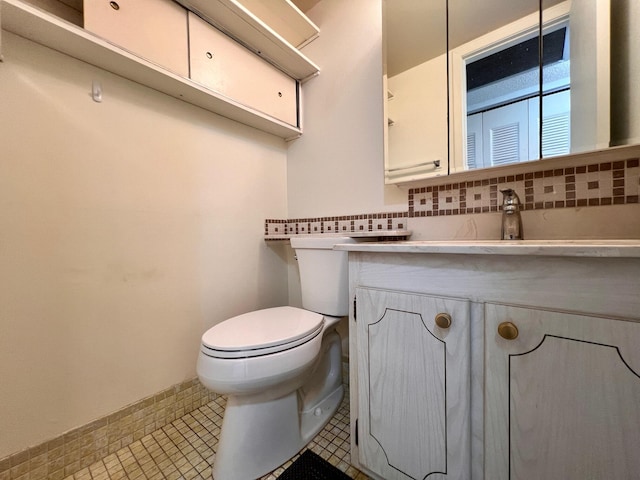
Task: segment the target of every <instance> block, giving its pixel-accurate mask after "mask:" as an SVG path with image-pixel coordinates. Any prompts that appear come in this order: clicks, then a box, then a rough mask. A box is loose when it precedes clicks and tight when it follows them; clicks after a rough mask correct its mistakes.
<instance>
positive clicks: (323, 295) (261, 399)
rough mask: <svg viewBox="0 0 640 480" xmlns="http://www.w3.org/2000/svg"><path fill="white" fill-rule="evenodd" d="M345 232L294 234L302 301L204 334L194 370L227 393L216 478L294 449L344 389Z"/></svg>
mask: <svg viewBox="0 0 640 480" xmlns="http://www.w3.org/2000/svg"><path fill="white" fill-rule="evenodd" d="M355 241H356V240H355V239H351V238H347V237H310V236H309V237H306V238H305V237H301V238H292V239H291V245H292V247H293V248H294V249H295V250H296V255H297V258H298V263H299V267H300V277H301V279H300V280H301V287H302V304H303V307H304V309H301V308H296V307H289V306H284V307H275V308H268V309H264V310H257V311H254V312H249V313H245V314H243V315H239V316H237V317H233V318H230V319H228V320H225V321H223V322H221V323H219V324H217V325H215V326H214V327H212V328H210V329H209V330H208V331H207V332H205V333H204V335H203V336H202V344H201V348H200V353H199V356H198V364H197V372H198V377H199V378H200V381H201V382H202V384H203V385H204V386H205V387H207V388H208V389H210V390H212V391H214V392H216V393H220V394H224V395H227V406H226V408H225V412H224V418H223V422H222V428H221V433H220V438H219V441H218V449H217V451H216V457H215V460H214V463H213V478H214V479H215V480H247V479H254V478H258V477H260V476H262V475H264V474H266V473H268V472H270V471H272V470H274V469H275V468H277V467H278V466H279V465H282V464H283V463H284V462H286V461H287V460H288V459H290V458H291V457H293V456H294V455H295V454H296V453H297V452H298V451H300V450H301V449H302V448H303V447H304V446H305V445H306V444H307V443H308V442H309V441H311V440H312V439H313V437H314V436H315V435H316V434H317V433H318V432H319V431H320V430H321V429H322V428H323V427H324V425H326V423H327V422H328V421H329V419H330V418H331V417H332V416H333V414H334V413H335V412H336V410H337V409H338V407H339V406H340V403H341V401H342V398H343V395H344V387H343V385H342V347H341V339H340V336H339V335H338V333H337V332H336V331H335V327H336V325H337V323H338V322H339V320H340V318H341V317H343V316H345V315H347V314H348V281H347V271H348V262H347V253H346V252H342V251H335V250H332V248H333V245H334V244H336V243H353V242H355Z"/></svg>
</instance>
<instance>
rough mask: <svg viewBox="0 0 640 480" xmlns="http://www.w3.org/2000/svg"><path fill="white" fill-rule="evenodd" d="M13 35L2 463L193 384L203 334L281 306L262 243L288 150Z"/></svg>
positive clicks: (6, 166)
mask: <svg viewBox="0 0 640 480" xmlns="http://www.w3.org/2000/svg"><path fill="white" fill-rule="evenodd" d="M2 33H3V54H4V59H5V61H4V63H0V152H1V153H0V172H1V173H0V224H1V225H2V228H1V229H0V379H2V380H1V387H0V405H1V406H2V408H0V458H2V457H4V456H5V455H7V454H11V453H13V452H15V451H18V450H20V449H22V448H25V447H27V446H30V445H34V444H37V443H40V442H42V441H45V440H48V439H50V438H52V437H54V436H56V435H59V434H60V433H62V432H64V431H66V430H68V429H71V428H73V427H77V426H79V425H83V424H85V423H88V422H90V421H92V420H94V419H96V418H98V417H100V416H102V415H105V414H108V413H110V412H113V411H115V410H117V409H119V408H121V407H123V406H125V405H127V404H128V403H131V402H134V401H136V400H139V399H141V398H143V397H145V396H148V395H151V394H154V393H156V392H158V391H160V390H162V389H164V388H167V387H169V386H171V385H174V384H176V383H179V382H181V381H183V380H186V379H189V378H192V377H194V376H195V364H196V357H197V352H198V346H199V337H200V335H201V334H202V332H203V331H204V330H205V329H207V328H208V327H210V326H211V325H213V324H215V323H217V322H219V321H221V320H223V319H224V318H227V317H229V316H231V315H235V314H239V313H242V312H245V311H249V310H252V309H256V308H261V307H268V306H274V305H281V304H286V303H287V273H286V272H287V270H286V263H285V262H283V261H282V258H281V256H285V255H286V253H285V251H284V250H283V249H281V248H278V247H276V248H274V247H268V246H266V245H265V242H264V241H263V238H262V237H263V235H264V219H265V218H285V217H286V216H287V206H286V144H285V143H284V141H282V140H281V139H278V138H276V137H273V136H271V135H267V134H263V133H261V132H258V131H257V130H254V129H251V128H248V127H245V126H242V125H239V124H237V123H234V122H231V121H229V120H226V119H223V118H221V117H219V116H216V115H213V114H211V113H208V112H206V111H204V110H202V109H199V108H197V107H194V106H191V105H188V104H186V103H183V102H180V101H178V100H175V99H172V98H170V97H167V96H165V95H163V94H160V93H158V92H155V91H153V90H150V89H148V88H145V87H143V86H140V85H138V84H134V83H132V82H129V81H127V80H124V79H122V78H120V77H117V76H115V75H112V74H109V73H107V72H105V71H103V70H100V69H97V68H94V67H91V66H89V65H87V64H84V63H81V62H79V61H76V60H74V59H71V58H70V57H67V56H64V55H61V54H59V53H56V52H54V51H52V50H49V49H46V48H43V47H41V46H38V45H35V44H33V43H31V42H29V41H26V40H24V39H21V38H19V37H16V36H14V35H11V34H8V33H6V32H2ZM93 80H98V81H100V82H101V83H102V87H103V90H104V101H103V102H102V103H95V102H93V101H92V99H91V97H90V95H89V92H90V90H91V82H92V81H93Z"/></svg>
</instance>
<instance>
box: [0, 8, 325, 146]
mask: <svg viewBox="0 0 640 480" xmlns="http://www.w3.org/2000/svg"><path fill="white" fill-rule="evenodd" d="M77 3H78V4H79V5H80V4H81V2H77ZM179 3H181V4H182V5H179V4H178V3H176V2H174V1H172V0H114V1H108V0H91V1H87V0H85V1H84V7H83V8H82V7H80V6H78V10H84V11H83V12H78V14H79V20H77V21H76V20H73V19H71V20H72V22H73V23H71V22H70V21H69V20H70V17H68V16H64V19H63V18H62V17H61V16H60V15H61V12H62V11H64V10H65V9H68V5H67V2H62V1H56V0H0V5H1V8H2V10H1V16H0V18H1V22H2V29H3V30H6V31H9V32H12V33H14V34H17V35H20V36H22V37H25V38H28V39H30V40H32V41H34V42H36V43H39V44H41V45H44V46H46V47H49V48H52V49H54V50H57V51H59V52H62V53H65V54H67V55H69V56H72V57H74V58H77V59H79V60H82V61H84V62H87V63H89V64H91V65H95V66H97V67H99V68H103V69H105V70H107V71H109V72H113V73H115V74H117V75H120V76H122V77H124V78H127V79H129V80H133V81H134V82H137V83H140V84H142V85H146V86H148V87H150V88H153V89H155V90H158V91H160V92H163V93H165V94H167V95H170V96H172V97H175V98H177V99H180V100H183V101H186V102H188V103H191V104H193V105H197V106H199V107H202V108H204V109H206V110H209V111H211V112H214V113H217V114H219V115H222V116H224V117H226V118H229V119H231V120H235V121H237V122H240V123H243V124H245V125H249V126H251V127H254V128H257V129H259V130H262V131H265V132H267V133H270V134H273V135H276V136H279V137H281V138H284V139H287V140H288V139H293V138H296V137H298V136H300V135H301V134H302V127H301V124H300V121H299V118H300V116H299V114H298V111H299V108H300V106H299V99H300V98H301V95H299V91H298V90H299V88H300V87H299V84H300V83H302V81H304V80H306V79H308V78H310V77H312V76H314V75H316V74H317V73H318V71H319V69H318V67H317V66H316V65H315V64H313V62H311V61H310V60H308V59H307V58H306V57H305V56H304V55H302V54H301V53H300V51H299V50H298V48H297V47H300V46H303V45H305V44H306V43H308V42H309V41H311V40H313V39H314V38H315V37H317V36H318V28H317V27H316V26H315V25H313V23H312V22H310V21H309V20H308V19H307V18H306V17H305V15H304V14H303V13H302V12H300V10H298V9H297V8H296V7H295V6H294V5H293V4H292V3H291V2H290V1H289V0H243V2H242V3H240V2H238V1H236V0H210V1H207V2H191V1H189V2H187V1H180V2H179ZM34 4H35V6H34ZM183 6H186V7H187V8H189V9H193V10H194V11H196V13H197V14H198V16H199V17H201V18H204V19H206V21H207V22H208V23H210V24H211V25H214V26H215V27H216V28H218V29H220V30H222V31H223V32H224V34H226V35H224V34H223V33H221V32H218V31H215V29H214V27H213V26H211V25H209V24H207V23H205V22H204V21H203V20H202V19H201V18H198V16H196V15H193V14H189V12H188V11H187V9H185V8H183ZM39 7H40V8H39ZM189 16H190V17H191V18H192V20H191V23H192V25H191V28H194V29H197V27H194V25H196V24H197V25H199V26H202V25H201V24H204V25H205V26H206V27H207V28H208V29H210V31H215V32H216V33H217V37H218V39H219V40H220V41H222V40H221V39H223V40H224V41H223V42H222V43H226V46H224V47H222V46H221V45H222V44H221V43H218V44H215V52H213V51H211V50H213V49H214V44H213V43H211V44H210V39H209V38H208V37H207V36H205V37H203V36H201V35H199V34H198V35H197V38H195V37H193V36H192V37H191V39H188V33H187V32H188V28H189V27H188V26H187V25H188V17H189ZM82 17H84V22H83V21H82ZM81 23H83V25H84V27H85V28H82V27H81V25H79V24H81ZM285 27H286V28H285ZM279 28H282V29H283V30H282V32H281V33H280V32H279V31H278V29H279ZM200 30H202V29H200ZM227 36H228V37H231V38H232V39H233V40H231V39H230V38H228V37H227ZM234 40H235V41H234ZM190 42H191V46H192V48H194V49H195V48H198V52H195V50H194V52H195V53H194V52H191V55H190V54H189V53H190V52H189V45H190ZM292 42H293V43H292ZM294 45H295V46H294ZM221 48H223V50H224V52H223V50H221ZM207 53H208V54H210V55H211V57H212V58H208V55H207ZM214 53H215V55H216V56H215V58H214ZM201 54H202V55H201ZM203 55H204V56H203ZM190 57H191V60H192V62H193V63H192V64H191V65H190V64H189V59H190ZM196 57H197V58H198V61H197V62H196V61H195V60H196ZM260 57H262V58H260ZM221 60H222V62H221ZM214 64H219V65H220V66H221V67H222V68H225V67H224V66H225V65H226V67H227V68H226V70H224V71H218V72H217V73H216V74H215V75H218V76H219V78H218V80H220V79H222V83H220V81H218V83H216V81H212V72H213V70H212V69H211V67H212V65H214ZM256 78H258V79H259V80H260V81H259V82H255V83H259V84H260V85H258V86H256V85H251V82H247V81H246V80H247V79H256ZM239 79H244V80H243V81H242V82H240V81H239ZM220 85H222V88H219V87H220ZM238 86H240V89H238Z"/></svg>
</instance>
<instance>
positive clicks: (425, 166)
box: [383, 0, 640, 183]
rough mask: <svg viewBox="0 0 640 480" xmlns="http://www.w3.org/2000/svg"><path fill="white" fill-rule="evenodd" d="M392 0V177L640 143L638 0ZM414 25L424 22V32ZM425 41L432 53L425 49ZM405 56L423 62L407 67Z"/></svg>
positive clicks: (388, 15)
mask: <svg viewBox="0 0 640 480" xmlns="http://www.w3.org/2000/svg"><path fill="white" fill-rule="evenodd" d="M385 3H386V5H385V11H383V14H384V16H385V19H386V31H384V34H385V35H384V36H385V38H386V45H387V49H386V55H387V57H386V66H387V69H386V74H387V78H386V79H385V82H386V84H387V85H388V87H389V90H390V91H391V92H392V94H393V98H392V99H390V100H388V102H387V114H388V116H389V118H390V119H391V120H392V121H393V124H392V125H390V126H389V128H388V137H387V141H388V142H387V145H388V151H387V152H386V153H387V157H386V159H385V178H386V181H387V183H399V182H406V181H411V180H419V179H422V178H428V177H432V176H435V175H446V174H447V173H455V172H461V171H466V170H468V169H472V168H484V167H490V166H495V165H503V164H507V163H514V162H519V161H527V160H536V159H539V158H548V157H553V156H557V155H563V154H568V153H578V152H585V151H590V150H595V149H601V148H606V147H608V146H614V145H625V144H633V143H639V142H640V118H637V117H640V101H639V97H640V95H639V94H637V93H636V92H635V91H634V89H633V86H634V85H637V84H638V81H639V80H640V67H639V66H638V65H637V63H638V62H636V61H634V59H635V58H638V55H639V54H640V51H639V50H640V37H639V34H638V33H637V28H635V27H634V25H635V24H636V21H637V20H640V5H639V3H640V2H637V0H565V1H561V0H486V1H483V2H476V1H473V0H449V1H448V5H447V2H445V1H444V0H443V1H440V0H438V1H436V2H423V1H421V0H386V2H385ZM424 3H429V4H431V7H430V8H431V10H430V11H428V12H425V11H424V10H425V9H426V8H427V7H426V6H425V5H423V4H424ZM425 15H430V16H429V17H427V16H425ZM447 15H448V20H449V21H448V37H447V34H446V32H445V34H444V37H445V39H444V47H443V32H442V28H443V24H444V23H445V22H444V19H446V18H447ZM402 16H404V18H411V19H412V22H413V23H411V22H407V21H404V20H402ZM418 17H420V18H422V19H423V21H422V22H421V23H420V21H418V20H416V19H417V18H418ZM425 18H427V19H428V20H426V21H425V20H424V19H425ZM434 18H435V20H434ZM540 20H542V25H543V26H542V28H540ZM413 24H419V25H422V26H421V27H420V28H419V33H420V35H422V38H421V39H418V40H415V41H414V40H413V38H419V37H413V36H412V35H413V34H411V33H410V32H411V30H412V25H413ZM438 24H439V25H440V27H438ZM398 31H401V33H402V35H399V34H398ZM540 33H542V41H540ZM425 35H429V36H428V37H425ZM609 38H610V39H611V42H609V41H608V39H609ZM447 43H448V52H449V55H448V57H447V56H445V55H444V54H443V53H444V51H445V50H443V48H445V49H446V48H447ZM424 44H427V45H428V46H429V50H428V51H430V52H431V53H429V54H428V55H427V54H425V53H421V54H422V55H423V57H422V58H420V54H419V52H427V49H424V50H423V49H421V48H418V47H419V46H422V45H424ZM540 44H541V45H540ZM540 46H541V47H542V52H543V55H542V68H541V67H540V62H539V53H538V52H539V51H540V48H539V47H540ZM396 56H398V57H399V58H405V57H412V58H414V59H415V60H414V62H419V63H414V64H411V63H408V64H407V65H408V68H406V67H403V66H400V65H401V63H400V62H399V61H398V60H397V59H396ZM447 63H448V65H447ZM447 67H448V72H449V85H448V89H447V85H446V83H444V82H446V77H447ZM420 70H426V71H428V74H427V75H428V76H427V77H426V76H423V77H422V78H420V77H419V76H418V74H417V72H419V71H420ZM541 73H542V80H543V81H542V82H541ZM412 76H413V77H414V78H415V79H416V80H414V81H413V82H410V81H407V78H409V77H412ZM425 85H428V87H427V89H431V91H432V93H433V92H435V93H434V94H433V95H430V97H431V98H428V99H427V98H426V97H427V95H426V94H425V93H422V92H421V89H424V86H425ZM411 88H414V89H415V90H411ZM541 91H542V95H540V92H541ZM446 94H448V99H449V103H448V104H447V103H443V99H442V96H443V95H446ZM540 98H542V106H541V105H540ZM408 99H410V100H408ZM405 104H408V105H409V106H410V107H411V108H413V109H414V111H413V112H411V111H410V107H407V106H406V105H405ZM409 113H410V114H411V115H409ZM447 113H448V117H449V120H450V123H449V125H448V127H449V130H448V132H449V135H450V136H449V139H450V142H449V145H448V152H447V153H446V154H444V153H443V152H445V151H447V144H446V135H447ZM541 114H542V119H543V120H542V122H540V121H539V118H540V115H541ZM407 123H409V125H407ZM540 123H542V126H541V128H540ZM420 124H421V125H420ZM427 144H428V145H427ZM445 155H446V156H445ZM439 157H442V160H443V161H442V162H441V163H440V164H441V166H440V168H437V167H435V165H433V161H435V160H438V159H440V158H439ZM446 159H449V162H448V165H447V162H446ZM447 170H448V172H447Z"/></svg>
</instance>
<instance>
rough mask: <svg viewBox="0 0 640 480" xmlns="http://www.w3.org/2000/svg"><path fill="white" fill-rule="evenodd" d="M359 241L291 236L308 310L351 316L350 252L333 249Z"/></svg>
mask: <svg viewBox="0 0 640 480" xmlns="http://www.w3.org/2000/svg"><path fill="white" fill-rule="evenodd" d="M358 241H359V240H358V239H355V238H351V237H331V236H317V237H314V236H308V237H307V236H305V237H291V246H292V247H293V248H294V250H295V251H296V257H297V258H298V268H299V270H300V286H301V289H302V307H303V308H304V309H305V310H311V311H312V312H316V313H322V314H325V315H331V316H334V317H343V316H346V315H349V261H348V260H349V257H348V252H345V251H340V250H333V246H334V245H336V244H338V243H357V242H358Z"/></svg>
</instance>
